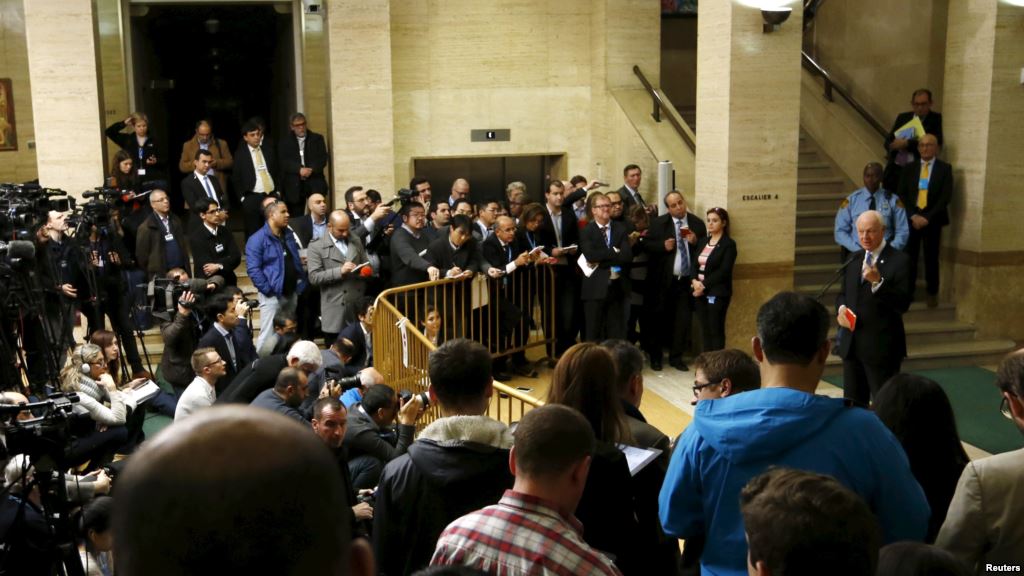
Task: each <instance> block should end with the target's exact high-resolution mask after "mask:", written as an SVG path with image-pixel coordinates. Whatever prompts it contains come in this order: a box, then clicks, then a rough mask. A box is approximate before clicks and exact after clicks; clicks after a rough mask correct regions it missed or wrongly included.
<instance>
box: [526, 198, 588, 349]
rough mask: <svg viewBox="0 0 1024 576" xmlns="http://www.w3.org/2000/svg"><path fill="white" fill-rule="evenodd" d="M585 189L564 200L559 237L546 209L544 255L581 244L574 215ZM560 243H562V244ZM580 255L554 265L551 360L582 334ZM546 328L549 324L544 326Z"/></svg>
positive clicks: (545, 300) (541, 230)
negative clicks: (576, 205) (553, 320)
mask: <svg viewBox="0 0 1024 576" xmlns="http://www.w3.org/2000/svg"><path fill="white" fill-rule="evenodd" d="M586 195H587V191H586V189H584V188H580V189H579V190H576V191H575V192H573V193H572V194H569V195H568V196H566V197H565V198H564V200H563V201H562V205H561V213H560V216H559V227H558V230H557V233H556V230H555V220H554V218H553V217H552V215H551V208H550V207H549V206H547V205H545V206H544V208H545V210H544V221H543V222H541V225H540V228H538V229H537V237H538V238H539V239H540V243H541V244H542V245H543V246H544V251H545V252H547V253H548V254H551V252H552V250H553V249H554V248H556V247H558V248H564V247H566V246H572V245H573V244H576V245H578V244H579V241H580V227H579V221H578V220H577V218H576V213H575V212H574V211H573V203H575V202H576V201H577V200H579V199H581V198H584V197H586ZM559 239H561V242H559ZM578 255H579V252H576V254H575V255H572V256H563V257H561V258H559V259H558V262H557V263H556V264H554V266H553V268H554V272H555V288H554V289H555V300H556V303H555V306H554V308H555V310H554V312H553V313H554V314H555V344H554V346H553V347H550V348H549V349H548V355H549V356H550V357H552V358H555V357H557V356H561V355H562V353H564V352H565V351H566V350H568V349H569V347H570V346H572V345H573V344H575V343H576V337H577V336H578V335H579V334H580V332H582V331H583V310H582V307H581V306H580V304H579V302H580V276H581V275H580V273H579V269H578V268H577V267H576V259H577V258H578V257H579V256H578ZM548 300H549V299H548V298H546V297H545V298H541V311H542V313H543V314H544V317H545V318H547V317H548V315H549V314H552V311H551V310H549V308H550V307H549V306H548ZM545 324H546V322H545Z"/></svg>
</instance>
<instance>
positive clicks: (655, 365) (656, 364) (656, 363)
mask: <svg viewBox="0 0 1024 576" xmlns="http://www.w3.org/2000/svg"><path fill="white" fill-rule="evenodd" d="M651 370H654V371H655V372H661V360H651Z"/></svg>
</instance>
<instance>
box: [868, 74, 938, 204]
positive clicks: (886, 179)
mask: <svg viewBox="0 0 1024 576" xmlns="http://www.w3.org/2000/svg"><path fill="white" fill-rule="evenodd" d="M910 106H911V108H913V109H912V110H910V111H908V112H900V113H899V115H897V116H896V121H895V122H893V123H892V130H889V134H888V135H887V136H886V137H885V153H886V157H887V162H886V164H885V172H884V174H883V176H882V186H883V187H884V188H885V189H886V190H889V191H890V192H891V191H893V190H896V189H898V188H899V185H900V179H901V176H902V173H903V171H904V169H905V168H906V166H905V165H900V164H898V163H897V161H896V160H897V158H898V157H899V156H900V153H902V152H906V153H909V154H910V155H911V157H912V160H913V161H917V160H920V159H921V151H920V150H919V149H918V146H919V144H920V142H919V140H918V139H917V138H899V137H897V136H896V131H897V130H899V128H900V127H902V126H903V125H904V124H906V123H907V122H910V121H911V120H913V119H914V118H915V117H917V118H918V119H919V120H920V121H921V126H923V127H924V131H925V133H926V134H933V135H935V138H936V139H938V142H939V146H942V114H939V113H938V112H936V111H934V110H932V91H931V90H928V89H927V88H920V89H918V90H914V94H913V95H912V96H911V97H910ZM904 156H905V155H904Z"/></svg>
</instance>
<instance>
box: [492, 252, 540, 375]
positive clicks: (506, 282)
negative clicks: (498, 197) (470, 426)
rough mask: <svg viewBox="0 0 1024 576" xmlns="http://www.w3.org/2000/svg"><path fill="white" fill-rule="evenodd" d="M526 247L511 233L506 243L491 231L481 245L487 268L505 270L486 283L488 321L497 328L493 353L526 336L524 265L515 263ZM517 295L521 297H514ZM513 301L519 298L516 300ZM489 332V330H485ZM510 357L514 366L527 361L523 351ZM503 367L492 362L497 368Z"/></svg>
mask: <svg viewBox="0 0 1024 576" xmlns="http://www.w3.org/2000/svg"><path fill="white" fill-rule="evenodd" d="M525 251H526V248H525V247H524V246H522V245H521V244H520V243H519V237H518V236H513V238H512V240H511V241H510V242H509V243H508V244H503V243H502V241H501V239H500V238H498V235H497V234H491V235H490V236H489V237H488V238H487V239H486V240H484V241H483V244H482V245H481V253H482V254H483V259H484V260H485V261H486V262H487V266H488V267H489V268H497V269H499V270H502V271H504V272H505V275H504V276H502V277H501V278H498V279H492V280H490V281H489V282H488V287H489V288H490V304H489V305H488V309H489V310H490V312H489V313H490V315H491V321H492V322H495V323H496V324H497V327H498V331H497V334H498V336H499V338H500V340H499V342H498V344H497V346H493V347H492V349H494V350H495V351H496V352H501V351H504V350H507V349H509V348H514V347H518V346H521V345H523V344H525V343H526V341H527V339H529V336H530V334H529V328H528V326H527V323H526V320H527V316H526V315H527V311H526V310H524V309H523V308H524V307H525V306H524V305H525V303H526V301H527V298H526V280H527V276H526V273H525V266H518V265H516V264H515V263H514V262H515V260H516V258H518V257H519V256H520V255H521V254H522V253H523V252H525ZM516 295H519V296H520V298H518V299H517V298H516ZM516 300H519V302H517V301H516ZM487 332H488V333H489V334H490V333H493V332H492V331H487ZM510 358H511V360H512V362H513V363H514V364H516V365H525V364H526V363H527V360H526V355H525V353H524V352H522V351H520V352H515V353H513V354H512V355H511V357H510ZM501 368H503V366H501V364H500V363H499V364H496V365H495V370H496V371H498V370H500V369H501Z"/></svg>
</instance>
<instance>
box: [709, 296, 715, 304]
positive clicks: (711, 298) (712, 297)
mask: <svg viewBox="0 0 1024 576" xmlns="http://www.w3.org/2000/svg"><path fill="white" fill-rule="evenodd" d="M714 303H715V297H714V296H708V304H714Z"/></svg>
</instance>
